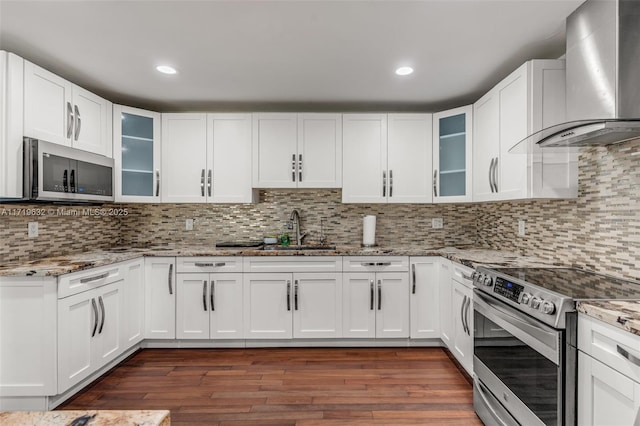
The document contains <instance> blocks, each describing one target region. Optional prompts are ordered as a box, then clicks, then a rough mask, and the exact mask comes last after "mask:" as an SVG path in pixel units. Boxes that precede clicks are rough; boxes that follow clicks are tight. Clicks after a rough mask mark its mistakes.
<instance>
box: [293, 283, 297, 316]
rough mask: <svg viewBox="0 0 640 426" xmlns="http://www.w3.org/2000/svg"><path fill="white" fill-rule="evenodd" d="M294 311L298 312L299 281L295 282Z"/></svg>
mask: <svg viewBox="0 0 640 426" xmlns="http://www.w3.org/2000/svg"><path fill="white" fill-rule="evenodd" d="M293 284H294V285H293V309H295V310H296V311H297V310H298V280H295V281H294V282H293Z"/></svg>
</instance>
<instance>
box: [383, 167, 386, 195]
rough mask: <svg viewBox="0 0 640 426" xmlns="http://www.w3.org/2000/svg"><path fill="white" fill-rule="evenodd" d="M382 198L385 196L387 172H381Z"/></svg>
mask: <svg viewBox="0 0 640 426" xmlns="http://www.w3.org/2000/svg"><path fill="white" fill-rule="evenodd" d="M382 196H383V197H386V196H387V172H386V171H384V170H383V171H382Z"/></svg>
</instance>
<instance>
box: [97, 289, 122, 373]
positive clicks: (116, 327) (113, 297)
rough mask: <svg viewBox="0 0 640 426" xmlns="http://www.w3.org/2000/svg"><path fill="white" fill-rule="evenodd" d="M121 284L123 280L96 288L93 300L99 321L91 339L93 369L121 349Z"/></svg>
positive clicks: (103, 363) (111, 359)
mask: <svg viewBox="0 0 640 426" xmlns="http://www.w3.org/2000/svg"><path fill="white" fill-rule="evenodd" d="M122 284H123V280H120V281H118V282H115V283H113V284H109V285H105V286H103V287H100V288H98V289H96V291H95V296H94V297H95V300H96V303H97V304H98V310H99V311H100V323H99V324H98V331H97V332H96V335H95V339H94V341H93V345H92V346H93V347H92V350H93V351H94V353H93V355H92V356H93V359H94V367H93V371H95V370H97V369H98V368H100V367H102V366H103V365H106V364H107V363H109V362H111V361H113V360H114V359H115V358H117V357H118V355H120V354H121V353H122V352H123V349H122V344H121V342H122V328H123V327H122V316H123V314H122Z"/></svg>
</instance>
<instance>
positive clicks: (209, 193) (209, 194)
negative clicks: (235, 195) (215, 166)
mask: <svg viewBox="0 0 640 426" xmlns="http://www.w3.org/2000/svg"><path fill="white" fill-rule="evenodd" d="M212 185H213V180H212V177H211V169H209V173H208V174H207V195H208V196H209V197H211V186H212Z"/></svg>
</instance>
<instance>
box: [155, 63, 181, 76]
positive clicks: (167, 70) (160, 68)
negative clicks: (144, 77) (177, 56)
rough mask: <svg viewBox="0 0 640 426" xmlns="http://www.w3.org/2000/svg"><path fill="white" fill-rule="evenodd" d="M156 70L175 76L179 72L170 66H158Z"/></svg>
mask: <svg viewBox="0 0 640 426" xmlns="http://www.w3.org/2000/svg"><path fill="white" fill-rule="evenodd" d="M156 70H158V71H160V72H161V73H163V74H175V73H177V72H178V71H176V69H175V68H174V67H171V66H169V65H158V66H157V67H156Z"/></svg>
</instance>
